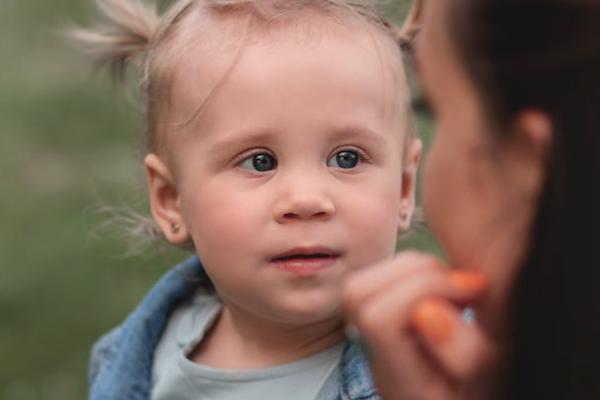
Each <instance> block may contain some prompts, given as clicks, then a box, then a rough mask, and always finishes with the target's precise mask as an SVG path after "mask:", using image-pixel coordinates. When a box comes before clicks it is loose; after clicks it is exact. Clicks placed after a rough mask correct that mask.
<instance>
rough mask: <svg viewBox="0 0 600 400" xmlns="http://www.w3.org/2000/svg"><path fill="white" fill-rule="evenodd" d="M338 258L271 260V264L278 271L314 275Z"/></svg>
mask: <svg viewBox="0 0 600 400" xmlns="http://www.w3.org/2000/svg"><path fill="white" fill-rule="evenodd" d="M337 259H338V256H319V257H286V258H282V259H275V260H272V261H271V263H272V264H273V265H274V266H275V267H276V268H278V269H280V270H283V271H286V272H289V273H292V274H295V275H298V276H310V275H315V274H317V273H319V272H320V271H322V270H323V269H326V268H328V267H330V266H332V265H333V264H334V263H335V262H336V260H337Z"/></svg>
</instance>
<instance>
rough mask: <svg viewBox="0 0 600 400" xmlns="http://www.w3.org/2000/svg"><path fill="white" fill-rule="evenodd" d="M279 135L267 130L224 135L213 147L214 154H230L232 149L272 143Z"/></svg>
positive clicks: (238, 131) (252, 130)
mask: <svg viewBox="0 0 600 400" xmlns="http://www.w3.org/2000/svg"><path fill="white" fill-rule="evenodd" d="M276 136H277V134H276V133H275V132H273V131H269V130H266V129H264V130H263V129H251V130H237V131H234V132H232V133H231V134H228V135H224V137H223V138H220V139H219V140H218V141H217V143H215V145H214V146H213V149H212V152H213V153H214V154H217V155H221V154H228V153H230V152H231V149H232V148H246V147H252V146H254V145H257V144H262V145H264V144H265V143H272V142H273V141H274V140H275V138H276Z"/></svg>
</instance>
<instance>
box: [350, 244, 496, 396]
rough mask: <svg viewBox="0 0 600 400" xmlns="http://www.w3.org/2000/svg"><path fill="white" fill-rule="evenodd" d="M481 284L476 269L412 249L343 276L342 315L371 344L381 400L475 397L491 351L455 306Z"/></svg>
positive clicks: (474, 297) (470, 300)
mask: <svg viewBox="0 0 600 400" xmlns="http://www.w3.org/2000/svg"><path fill="white" fill-rule="evenodd" d="M485 289H486V280H485V278H483V277H482V276H481V275H479V274H477V273H474V272H466V271H459V270H451V269H449V268H448V267H447V266H445V265H444V264H443V263H442V262H441V261H440V260H438V259H437V258H435V257H432V256H430V255H425V254H421V253H414V252H407V253H401V254H399V255H398V256H397V257H395V258H394V259H393V260H391V261H387V262H385V263H382V264H380V265H377V266H373V267H368V268H365V269H363V270H360V271H357V272H356V273H354V274H353V275H351V276H350V277H349V279H348V281H347V282H346V285H345V289H344V295H345V304H346V308H347V312H348V318H349V321H350V322H351V323H352V324H354V326H355V327H356V328H357V329H358V330H359V331H360V332H361V334H362V335H364V336H365V338H366V340H367V342H368V344H369V345H370V350H371V363H372V366H373V372H374V376H375V381H376V384H377V387H378V389H379V392H380V394H381V395H382V397H383V398H384V399H386V400H392V399H410V400H413V399H435V400H437V399H474V398H481V396H479V393H482V391H481V389H482V385H487V382H489V379H488V378H489V376H488V377H486V375H487V372H488V371H489V370H490V368H489V367H490V366H492V365H494V364H495V359H496V356H495V354H496V353H497V352H496V350H495V346H494V345H493V342H492V340H491V339H490V338H489V337H488V336H487V334H486V333H484V331H483V330H482V329H481V328H480V327H479V326H478V324H477V323H476V322H465V321H464V319H463V317H462V307H463V306H465V305H468V304H475V303H477V301H478V300H480V299H481V297H482V296H483V294H484V292H485ZM488 389H489V388H488Z"/></svg>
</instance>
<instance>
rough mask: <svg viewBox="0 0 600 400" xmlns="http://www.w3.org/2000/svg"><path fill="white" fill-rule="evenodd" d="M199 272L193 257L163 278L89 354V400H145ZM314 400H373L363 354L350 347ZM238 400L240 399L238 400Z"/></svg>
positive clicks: (373, 394)
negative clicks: (174, 318)
mask: <svg viewBox="0 0 600 400" xmlns="http://www.w3.org/2000/svg"><path fill="white" fill-rule="evenodd" d="M203 277H205V274H204V269H203V267H202V265H201V264H200V261H199V259H198V258H197V257H192V258H190V259H188V260H186V261H184V262H183V263H181V264H179V265H177V266H176V267H175V268H173V269H172V270H170V271H169V272H168V273H167V274H165V275H164V276H163V277H162V278H161V279H160V280H159V281H158V283H157V284H156V285H155V286H154V287H153V288H152V289H151V290H150V292H149V293H148V294H147V295H146V297H145V298H144V299H143V301H142V302H141V303H140V305H139V306H138V307H137V308H136V309H135V310H134V311H133V313H132V314H131V315H129V317H128V318H127V319H126V320H125V321H124V322H123V324H122V325H120V326H118V327H117V328H115V329H113V330H112V331H110V332H109V333H107V334H106V335H104V336H103V337H101V338H100V340H98V342H96V344H95V345H94V347H93V349H92V358H91V363H90V390H89V399H90V400H150V394H151V389H152V363H153V359H154V351H155V349H156V346H157V345H158V342H159V340H160V338H161V335H162V333H163V330H164V328H165V326H166V324H167V322H168V320H169V316H170V314H171V312H172V311H173V310H174V309H175V307H176V306H177V304H178V303H179V302H180V301H181V300H183V299H184V298H185V297H187V296H189V295H191V294H192V293H193V291H194V289H195V288H196V287H197V285H198V282H199V280H200V279H202V278H203ZM318 398H319V400H377V399H379V396H378V394H377V392H376V391H375V387H374V384H373V380H372V377H371V373H370V371H369V367H368V364H367V360H366V357H365V355H364V354H363V353H362V352H361V350H360V348H359V347H358V345H356V344H354V343H352V342H349V344H348V345H347V346H346V348H345V349H344V352H343V355H342V359H341V361H340V364H339V366H338V368H337V370H336V372H335V373H334V374H332V376H331V377H330V378H329V379H328V380H327V382H326V383H325V385H324V387H323V389H322V390H321V392H320V394H319V397H318ZM241 400H243V399H241Z"/></svg>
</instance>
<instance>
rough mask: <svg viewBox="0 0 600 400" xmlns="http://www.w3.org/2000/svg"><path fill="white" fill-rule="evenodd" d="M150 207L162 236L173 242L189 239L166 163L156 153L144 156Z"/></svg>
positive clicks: (173, 182) (175, 189) (177, 195)
mask: <svg viewBox="0 0 600 400" xmlns="http://www.w3.org/2000/svg"><path fill="white" fill-rule="evenodd" d="M144 165H145V167H146V181H147V184H148V195H149V198H150V209H151V211H152V216H153V217H154V221H156V223H157V224H158V226H159V227H160V230H161V231H162V233H163V235H164V237H165V238H166V239H167V240H168V241H169V242H170V243H173V244H182V243H184V242H186V241H187V240H188V239H189V230H188V229H187V226H186V225H185V223H184V220H183V216H182V214H181V210H180V208H179V192H178V190H177V186H176V185H175V181H174V179H173V175H172V174H171V172H170V170H169V168H168V167H167V165H166V164H165V163H164V162H163V161H162V160H161V159H160V157H158V156H157V155H156V154H148V155H146V157H145V158H144Z"/></svg>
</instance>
